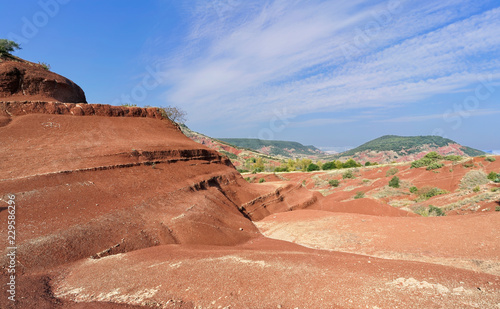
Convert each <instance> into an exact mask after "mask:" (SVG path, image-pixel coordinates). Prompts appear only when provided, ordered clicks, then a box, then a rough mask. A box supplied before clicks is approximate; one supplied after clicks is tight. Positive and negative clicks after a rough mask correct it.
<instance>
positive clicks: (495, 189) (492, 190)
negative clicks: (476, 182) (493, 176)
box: [490, 188, 500, 192]
mask: <svg viewBox="0 0 500 309" xmlns="http://www.w3.org/2000/svg"><path fill="white" fill-rule="evenodd" d="M499 189H500V188H491V189H490V191H491V192H497V191H498V190H499Z"/></svg>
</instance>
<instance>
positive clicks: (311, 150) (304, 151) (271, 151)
mask: <svg viewBox="0 0 500 309" xmlns="http://www.w3.org/2000/svg"><path fill="white" fill-rule="evenodd" d="M219 140H221V141H224V142H227V143H229V144H232V145H235V146H238V147H242V148H246V149H252V150H255V151H258V152H261V153H264V154H267V155H270V156H277V157H282V158H283V157H284V158H302V157H308V158H312V159H315V158H319V157H321V156H324V155H325V154H326V153H325V152H323V151H321V150H319V149H318V148H316V147H314V146H304V145H302V144H301V143H297V142H288V141H271V140H261V139H256V138H219Z"/></svg>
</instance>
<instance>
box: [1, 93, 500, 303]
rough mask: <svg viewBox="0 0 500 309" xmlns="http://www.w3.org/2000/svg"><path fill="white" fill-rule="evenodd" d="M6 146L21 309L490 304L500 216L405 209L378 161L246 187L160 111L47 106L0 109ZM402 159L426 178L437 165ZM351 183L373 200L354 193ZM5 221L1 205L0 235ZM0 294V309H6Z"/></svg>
mask: <svg viewBox="0 0 500 309" xmlns="http://www.w3.org/2000/svg"><path fill="white" fill-rule="evenodd" d="M0 156H1V157H2V160H1V161H0V175H1V176H0V199H1V200H2V203H4V202H5V201H6V200H7V194H8V193H12V194H15V195H16V205H17V212H16V222H17V225H16V231H17V234H16V236H17V237H16V246H17V248H18V249H17V260H18V264H17V273H16V274H17V276H18V277H17V279H18V281H17V282H18V290H17V292H18V293H17V299H18V300H19V303H18V304H17V307H18V308H134V306H135V307H143V308H149V307H155V306H157V305H158V306H163V308H219V307H220V308H296V307H299V308H366V307H369V308H374V307H379V308H395V307H405V308H424V307H425V308H440V307H450V308H452V307H455V308H460V307H474V306H475V307H479V308H494V306H496V305H497V304H498V303H500V301H498V300H499V299H500V280H499V277H498V273H497V271H498V263H499V262H500V261H498V256H500V252H499V251H498V250H500V247H499V246H498V244H499V243H500V241H499V239H498V236H497V235H496V233H495V231H496V226H498V223H499V222H498V221H499V219H500V216H499V214H496V213H484V214H483V215H481V216H477V215H472V216H455V217H445V218H421V217H416V218H415V217H411V216H414V215H413V214H410V213H408V212H406V211H403V210H401V209H396V208H392V207H390V206H388V205H387V204H386V203H383V202H381V200H376V199H374V198H373V197H372V196H371V194H372V193H373V192H374V191H375V190H378V189H380V188H382V187H384V186H386V185H387V182H388V180H389V179H390V177H386V176H385V170H386V169H387V168H385V167H384V168H383V171H382V172H377V170H376V169H363V170H360V171H359V172H358V175H357V178H356V179H352V180H342V181H341V186H340V187H339V188H330V187H329V186H327V185H325V184H323V183H322V182H325V181H326V180H327V179H332V178H336V179H340V178H341V174H336V175H333V174H332V175H330V174H328V173H325V172H319V173H313V174H310V173H290V174H281V175H280V176H281V177H285V178H288V181H282V180H281V177H277V176H274V175H266V176H261V175H254V176H257V177H264V178H265V179H266V182H264V183H261V184H258V183H257V184H250V183H248V182H247V181H245V180H244V179H243V177H241V175H240V174H239V173H238V172H237V171H236V170H235V169H234V167H233V166H232V164H231V162H230V161H229V160H228V159H226V158H225V157H222V156H220V155H219V154H218V153H217V152H215V151H212V150H210V149H208V148H206V147H205V146H202V145H200V144H196V143H194V142H192V141H191V140H189V139H188V138H186V137H185V136H184V135H183V134H182V133H181V132H180V130H179V128H178V127H177V126H175V125H174V124H172V123H171V122H170V121H168V120H165V119H162V117H161V114H160V113H159V111H158V110H157V109H141V108H125V107H111V106H106V105H97V104H96V105H91V104H89V105H86V104H84V105H80V104H68V103H41V102H33V103H26V104H22V103H0ZM478 160H480V159H478ZM497 161H500V160H497ZM477 164H479V161H477ZM484 166H485V169H487V170H489V169H497V166H498V163H495V162H493V163H491V164H487V163H486V162H485V163H484ZM400 169H401V170H400V172H399V173H398V174H397V175H398V176H401V178H402V179H403V180H406V181H412V182H417V183H419V184H420V183H421V184H422V185H423V184H424V183H426V182H429V183H433V181H436V184H441V183H439V182H438V180H435V179H434V178H439V177H436V175H437V176H443V175H447V174H445V172H444V169H443V171H441V173H440V174H434V173H432V172H428V171H425V170H422V169H418V170H409V167H408V166H401V168H400ZM454 170H456V172H455V173H456V174H457V175H464V174H465V173H466V172H467V169H463V170H462V169H461V168H460V167H454ZM429 175H430V176H429ZM431 176H434V178H433V177H431ZM266 177H267V178H266ZM323 177H324V178H323ZM457 178H459V177H458V176H457ZM362 179H369V180H370V182H366V183H365V182H363V181H362ZM303 180H306V186H303V185H302V181H303ZM446 181H448V182H447V183H449V188H450V189H452V188H454V187H456V186H457V184H458V183H459V181H458V180H456V179H455V178H454V179H453V181H450V180H446ZM319 189H322V190H329V191H328V193H329V194H330V195H328V196H327V197H324V196H322V195H321V194H320V193H319V192H318V191H316V190H319ZM357 191H363V192H366V195H367V197H368V198H365V199H358V200H353V199H352V198H353V196H354V194H355V193H356V192H357ZM382 200H383V199H382ZM304 208H309V209H323V210H328V211H320V210H301V209H304ZM339 212H344V213H339ZM346 212H349V213H346ZM7 221H8V213H7V211H6V207H4V206H2V207H1V208H0V222H1V223H0V228H1V229H0V234H1V235H4V236H5V235H6V231H7ZM257 221H259V222H257ZM255 224H257V225H258V226H259V228H260V230H259V228H257V226H256V225H255ZM261 230H262V231H263V232H264V234H266V235H269V236H271V237H275V238H281V239H284V240H287V241H289V242H285V241H275V240H270V239H268V238H265V237H263V236H262V233H261ZM472 231H473V232H472ZM292 242H296V243H299V244H303V245H307V246H311V247H313V248H315V249H309V248H305V247H303V246H299V245H297V244H293V243H292ZM0 244H1V245H2V246H3V247H4V248H5V247H7V237H1V238H0ZM335 251H345V252H350V253H359V254H364V255H365V256H362V255H356V254H347V253H340V252H335ZM366 255H373V256H380V257H384V258H390V259H388V260H385V259H379V258H374V257H371V256H366ZM7 262H8V260H7V257H6V254H3V255H2V256H1V257H0V263H1V264H0V265H1V266H2V272H1V273H0V274H1V276H0V280H1V282H2V284H4V282H7V281H6V280H7V278H6V275H7V273H6V268H5V267H6V266H7ZM454 263H455V264H454ZM443 265H447V266H443ZM474 265H476V266H475V268H474ZM450 266H454V267H450ZM471 270H475V271H477V272H473V271H471ZM398 278H400V279H398ZM454 289H455V290H454ZM6 293H7V292H6V290H5V289H2V292H1V293H0V307H1V308H14V307H13V306H12V304H11V303H10V302H9V301H8V300H7V294H6ZM278 306H281V307H278Z"/></svg>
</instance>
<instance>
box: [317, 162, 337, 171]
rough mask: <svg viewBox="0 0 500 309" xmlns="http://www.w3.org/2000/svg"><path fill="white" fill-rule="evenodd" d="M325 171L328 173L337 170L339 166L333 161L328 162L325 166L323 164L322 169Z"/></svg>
mask: <svg viewBox="0 0 500 309" xmlns="http://www.w3.org/2000/svg"><path fill="white" fill-rule="evenodd" d="M321 168H322V169H323V170H324V171H328V170H333V169H336V168H337V164H335V161H332V162H326V163H325V164H323V166H322V167H321Z"/></svg>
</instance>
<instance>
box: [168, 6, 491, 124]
mask: <svg viewBox="0 0 500 309" xmlns="http://www.w3.org/2000/svg"><path fill="white" fill-rule="evenodd" d="M234 3H235V4H234V5H233V6H231V7H230V8H231V9H230V10H226V11H225V12H224V15H223V16H221V15H220V14H216V13H217V12H215V10H214V9H213V7H211V6H207V5H203V6H198V7H196V8H195V10H194V12H192V14H193V15H192V16H193V17H196V18H193V23H192V32H191V35H190V36H189V37H188V38H187V39H186V42H185V44H184V46H183V47H181V48H180V49H179V50H176V51H175V52H174V53H173V54H169V55H168V57H167V60H166V61H165V68H166V69H165V72H164V76H165V80H167V83H168V87H169V88H168V89H169V90H168V91H167V92H166V93H165V97H166V100H167V101H168V102H169V103H173V104H176V105H181V106H183V107H184V108H185V109H187V110H188V112H189V114H190V119H191V120H192V121H196V122H215V121H217V120H220V119H224V120H225V121H234V122H235V123H243V122H254V121H258V120H262V119H266V118H270V117H272V111H273V110H275V109H278V108H281V107H283V106H286V107H287V109H288V110H289V111H290V112H291V113H293V114H295V115H302V114H306V113H312V112H316V113H321V112H335V111H340V110H346V109H358V108H365V107H380V106H384V107H387V106H398V105H401V104H408V103H411V102H415V101H418V100H421V99H425V98H428V97H430V96H433V95H436V94H442V93H450V92H460V91H464V89H466V88H467V87H470V86H471V85H473V84H475V83H477V82H478V80H479V78H480V77H482V76H484V74H491V75H492V76H493V79H494V80H495V81H498V80H499V79H500V61H498V60H496V59H498V56H500V52H499V51H500V8H491V9H487V10H485V9H482V8H481V5H479V4H477V3H476V4H472V3H469V1H451V0H450V1H440V2H434V1H425V2H419V3H418V4H412V3H411V2H410V1H401V2H399V7H398V8H397V9H394V10H393V9H390V8H389V7H388V2H381V3H380V2H376V3H374V4H370V3H367V2H366V1H360V0H355V1H349V2H345V1H342V2H340V1H339V2H337V1H335V2H334V1H284V0H275V1H269V2H266V3H267V4H266V5H255V4H247V3H246V2H243V1H234ZM236 4H237V5H236ZM401 118H404V117H401ZM392 121H395V120H394V119H393V120H392ZM326 122H328V121H327V120H325V119H321V120H320V121H319V122H318V124H319V123H326ZM312 123H313V122H312V121H311V122H304V123H302V124H296V125H311V124H312Z"/></svg>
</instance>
